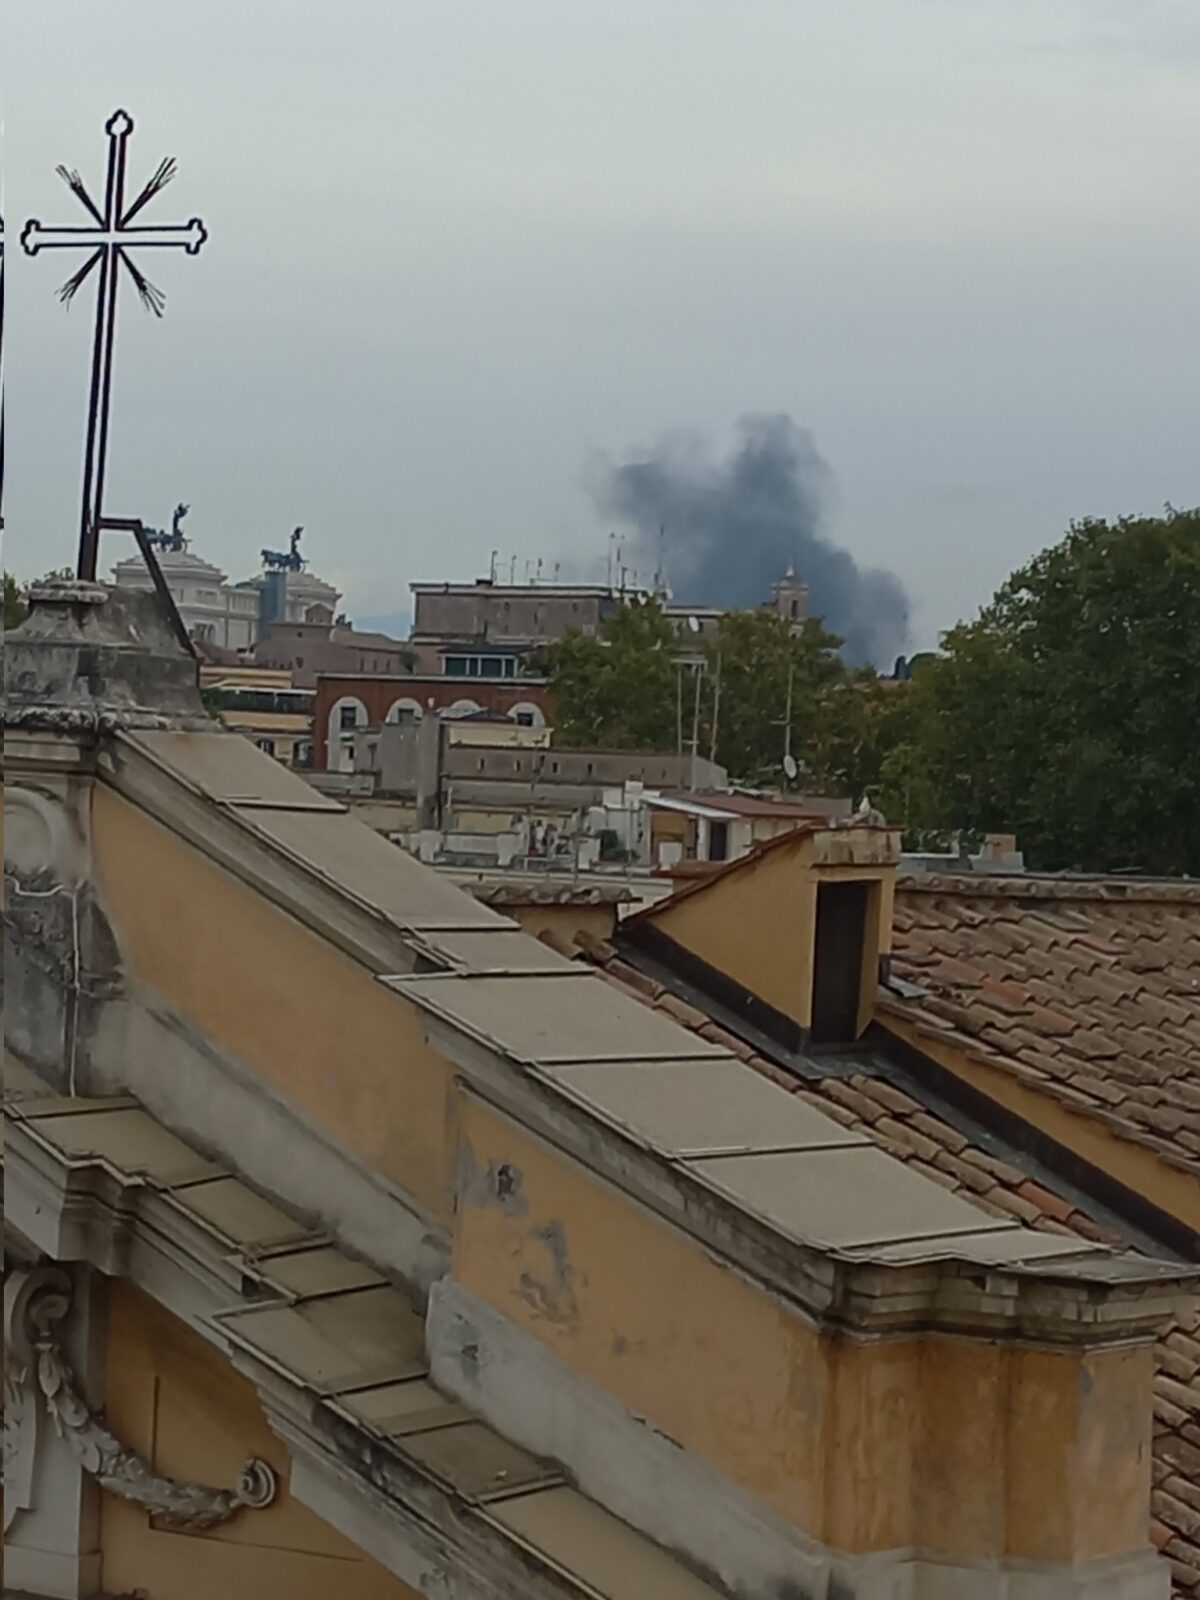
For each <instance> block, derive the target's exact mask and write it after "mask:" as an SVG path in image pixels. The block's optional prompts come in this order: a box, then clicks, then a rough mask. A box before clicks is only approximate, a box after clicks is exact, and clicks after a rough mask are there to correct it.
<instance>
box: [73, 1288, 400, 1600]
mask: <svg viewBox="0 0 1200 1600" xmlns="http://www.w3.org/2000/svg"><path fill="white" fill-rule="evenodd" d="M108 1332H109V1337H108V1375H107V1377H108V1406H107V1419H108V1424H109V1427H110V1428H111V1429H112V1430H113V1431H114V1432H115V1433H116V1434H117V1436H118V1438H120V1439H121V1440H122V1442H123V1443H126V1444H128V1445H129V1446H131V1447H132V1448H134V1449H136V1450H137V1451H138V1452H139V1453H140V1454H141V1455H142V1456H143V1458H144V1459H145V1460H147V1461H148V1462H149V1463H150V1464H151V1465H152V1467H153V1468H154V1470H155V1471H157V1472H159V1473H162V1474H164V1475H166V1476H170V1477H177V1478H184V1479H188V1480H190V1481H192V1482H199V1483H206V1484H211V1485H213V1486H214V1487H219V1488H224V1487H232V1486H233V1485H234V1484H235V1483H236V1481H237V1475H238V1472H239V1471H240V1469H241V1467H242V1465H243V1463H244V1462H245V1461H247V1460H248V1459H249V1458H250V1457H252V1456H259V1457H261V1458H262V1459H264V1460H266V1461H269V1462H270V1464H271V1465H272V1466H273V1467H274V1468H275V1471H276V1473H277V1474H278V1477H279V1495H278V1498H277V1500H276V1502H275V1503H274V1504H273V1505H271V1506H269V1507H267V1508H266V1509H265V1510H262V1511H248V1512H244V1513H242V1514H241V1515H240V1516H239V1517H237V1518H236V1519H235V1520H234V1521H233V1522H231V1523H229V1524H227V1525H226V1526H225V1527H220V1528H213V1529H210V1530H209V1531H208V1532H206V1533H198V1534H185V1533H177V1532H171V1531H168V1530H162V1529H156V1528H155V1527H154V1526H153V1524H152V1521H151V1519H150V1517H148V1516H147V1515H146V1513H145V1512H144V1511H142V1510H140V1509H139V1508H138V1507H136V1506H132V1505H130V1504H129V1503H128V1502H126V1501H123V1500H119V1499H117V1498H115V1497H114V1496H111V1495H105V1496H104V1497H103V1499H102V1503H101V1521H100V1538H101V1551H102V1562H103V1565H102V1581H103V1585H104V1590H105V1592H106V1593H108V1594H113V1595H120V1594H129V1595H133V1594H136V1595H138V1596H139V1597H144V1600H218V1597H219V1600H277V1597H278V1600H331V1597H333V1596H336V1600H419V1597H418V1596H417V1592H416V1590H414V1589H410V1588H409V1586H408V1585H407V1584H405V1583H402V1582H401V1581H400V1579H399V1578H396V1577H394V1576H393V1575H392V1574H391V1573H390V1572H387V1571H386V1570H385V1569H384V1568H383V1567H381V1566H379V1565H378V1564H377V1563H376V1562H374V1561H372V1560H371V1559H370V1558H369V1557H367V1556H364V1555H363V1553H362V1552H361V1551H360V1550H359V1549H358V1548H357V1547H356V1546H355V1545H353V1544H351V1543H350V1542H349V1541H348V1540H346V1539H345V1538H343V1537H342V1535H341V1534H340V1533H338V1532H337V1531H336V1530H335V1529H333V1528H331V1527H330V1526H329V1525H328V1524H327V1523H325V1522H323V1521H322V1520H321V1519H320V1518H319V1517H318V1516H317V1515H316V1514H315V1513H314V1512H312V1511H310V1510H309V1509H308V1507H307V1506H303V1505H301V1504H300V1502H299V1501H297V1500H294V1499H293V1498H292V1497H291V1495H290V1494H289V1492H288V1487H287V1483H288V1470H289V1463H288V1456H287V1451H286V1450H285V1448H284V1446H283V1445H282V1444H281V1443H280V1442H279V1440H278V1439H276V1438H275V1436H274V1435H273V1434H272V1433H271V1431H270V1429H269V1427H268V1426H267V1422H266V1419H265V1417H264V1416H263V1413H262V1409H261V1407H260V1405H259V1403H258V1397H257V1395H256V1394H255V1392H254V1389H253V1386H252V1385H251V1384H250V1383H248V1382H247V1381H246V1379H244V1378H243V1377H241V1376H240V1374H238V1373H236V1372H234V1371H233V1370H232V1368H230V1367H229V1366H228V1365H226V1364H225V1363H224V1362H223V1361H222V1360H220V1359H219V1357H218V1356H217V1355H216V1354H215V1353H214V1351H213V1350H212V1348H211V1347H210V1346H209V1345H207V1344H205V1343H204V1341H203V1340H202V1339H200V1338H199V1337H198V1336H197V1335H196V1334H194V1333H192V1332H191V1331H190V1330H189V1329H188V1328H186V1327H184V1325H183V1324H182V1323H180V1322H178V1321H176V1320H175V1319H174V1318H173V1317H171V1316H170V1315H169V1314H168V1313H167V1312H166V1311H164V1310H163V1309H162V1307H160V1306H158V1305H157V1304H156V1303H155V1302H154V1301H152V1300H149V1299H147V1298H146V1297H145V1296H144V1295H141V1294H139V1293H138V1292H137V1290H135V1289H132V1288H130V1287H129V1286H128V1285H126V1284H122V1283H120V1282H114V1283H113V1284H112V1285H111V1286H110V1294H109V1327H108Z"/></svg>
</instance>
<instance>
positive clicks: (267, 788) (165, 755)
mask: <svg viewBox="0 0 1200 1600" xmlns="http://www.w3.org/2000/svg"><path fill="white" fill-rule="evenodd" d="M122 738H123V739H125V740H126V741H127V742H128V743H129V744H132V745H134V746H135V747H136V748H137V749H139V750H142V751H143V752H144V753H145V754H146V755H148V756H149V757H150V758H151V759H152V760H154V761H156V762H158V763H159V764H160V765H161V766H164V767H167V768H168V769H169V770H170V771H171V772H172V773H174V775H175V776H176V777H177V778H181V779H182V780H183V781H184V783H187V784H189V785H190V786H191V787H192V788H194V789H199V790H200V791H201V793H203V794H206V795H208V796H209V797H210V798H211V799H213V800H224V801H235V800H236V801H240V802H242V803H244V804H259V805H264V804H265V805H275V806H286V807H289V808H292V809H295V808H299V809H301V810H305V811H329V812H342V811H345V809H346V808H345V807H344V806H343V805H341V804H340V803H339V802H338V801H337V800H331V799H330V798H329V796H328V795H323V794H320V793H319V792H318V791H317V790H316V789H314V788H313V786H312V785H311V784H310V783H306V782H305V781H304V779H303V778H301V777H299V776H298V775H297V774H296V773H294V772H289V770H288V769H287V767H285V766H282V765H281V764H280V763H279V762H278V761H276V760H275V759H274V757H273V756H268V755H265V754H264V753H263V752H262V751H261V750H259V749H257V748H256V747H255V746H254V745H253V744H251V742H250V740H249V739H246V738H243V736H242V735H241V734H238V733H233V732H231V731H218V730H216V729H214V731H213V732H212V733H171V732H167V731H150V732H139V733H126V734H123V735H122Z"/></svg>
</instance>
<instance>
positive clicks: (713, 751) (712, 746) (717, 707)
mask: <svg viewBox="0 0 1200 1600" xmlns="http://www.w3.org/2000/svg"><path fill="white" fill-rule="evenodd" d="M720 715H721V652H720V650H718V651H717V676H716V681H715V682H714V684H713V725H712V738H711V740H710V741H709V746H708V759H709V760H710V761H711V762H712V764H713V766H716V764H717V722H718V719H719V717H720Z"/></svg>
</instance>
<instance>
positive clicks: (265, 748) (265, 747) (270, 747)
mask: <svg viewBox="0 0 1200 1600" xmlns="http://www.w3.org/2000/svg"><path fill="white" fill-rule="evenodd" d="M255 743H256V744H257V745H258V748H259V749H260V750H261V751H262V753H263V755H265V756H273V755H274V754H275V741H274V739H256V740H255Z"/></svg>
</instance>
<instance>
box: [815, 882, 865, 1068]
mask: <svg viewBox="0 0 1200 1600" xmlns="http://www.w3.org/2000/svg"><path fill="white" fill-rule="evenodd" d="M870 892H871V890H870V885H869V884H866V883H822V884H819V885H818V886H817V949H816V960H815V962H814V965H813V997H812V1042H813V1043H814V1044H849V1043H851V1041H853V1040H854V1039H856V1038H857V1037H858V1006H859V998H860V992H861V989H862V965H863V945H864V942H865V940H866V932H867V901H868V897H869V895H870Z"/></svg>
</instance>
